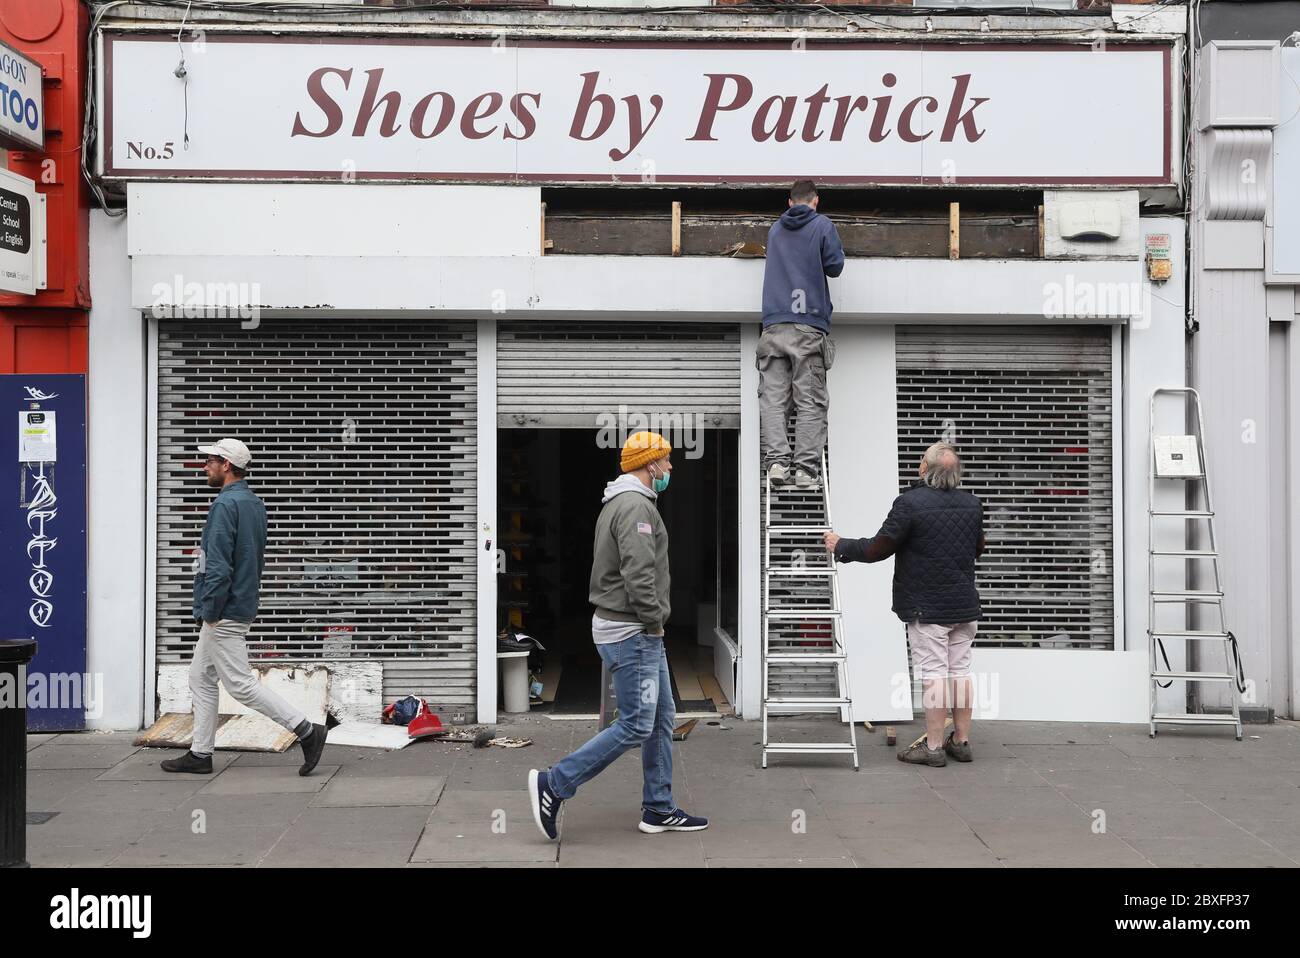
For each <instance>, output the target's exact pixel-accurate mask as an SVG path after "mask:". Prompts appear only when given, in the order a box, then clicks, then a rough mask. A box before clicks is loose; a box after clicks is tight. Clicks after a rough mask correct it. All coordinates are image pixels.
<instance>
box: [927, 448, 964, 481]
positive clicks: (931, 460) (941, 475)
mask: <svg viewBox="0 0 1300 958" xmlns="http://www.w3.org/2000/svg"><path fill="white" fill-rule="evenodd" d="M948 456H951V457H952V458H951V460H948ZM945 460H947V461H945ZM922 478H923V479H924V481H925V484H926V485H927V486H932V487H933V488H935V489H956V488H957V487H958V486H959V485H961V457H960V456H958V455H957V450H956V448H955V447H954V446H953V445H952V443H950V442H936V443H935V444H934V445H933V446H931V447H930V448H929V449H927V450H926V451H925V475H924V476H923V477H922Z"/></svg>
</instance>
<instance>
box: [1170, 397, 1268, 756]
mask: <svg viewBox="0 0 1300 958" xmlns="http://www.w3.org/2000/svg"><path fill="white" fill-rule="evenodd" d="M1162 394H1169V395H1178V396H1180V397H1181V399H1182V401H1183V409H1184V421H1186V419H1187V415H1186V414H1187V412H1188V411H1189V410H1188V409H1187V400H1188V399H1189V398H1190V399H1191V401H1192V403H1193V407H1194V409H1195V411H1196V417H1195V424H1196V433H1195V434H1194V435H1191V436H1168V435H1157V434H1156V431H1155V430H1156V398H1157V397H1158V396H1160V395H1162ZM1150 413H1151V416H1150V425H1149V428H1148V430H1147V435H1148V436H1149V437H1150V442H1151V459H1150V463H1149V466H1148V469H1147V474H1148V479H1149V482H1148V490H1147V588H1148V590H1149V593H1150V594H1149V596H1148V604H1147V646H1148V648H1149V650H1150V709H1149V713H1150V717H1151V719H1150V725H1151V727H1150V737H1151V738H1155V736H1156V726H1158V725H1231V726H1233V729H1234V731H1235V732H1236V737H1237V741H1238V742H1240V741H1241V737H1242V735H1241V709H1240V696H1241V693H1242V692H1244V691H1245V690H1246V685H1245V673H1244V671H1243V669H1242V664H1241V652H1240V650H1239V649H1238V648H1237V639H1236V637H1235V636H1234V635H1233V634H1232V633H1231V632H1230V631H1228V624H1227V617H1226V614H1225V612H1224V607H1223V598H1224V596H1223V585H1222V583H1221V581H1220V579H1219V553H1218V546H1217V544H1216V540H1215V537H1214V506H1213V505H1212V503H1211V500H1210V478H1209V475H1208V469H1207V466H1206V459H1205V420H1204V418H1203V417H1202V415H1201V397H1200V395H1199V394H1198V393H1197V391H1196V390H1195V389H1191V388H1187V387H1166V388H1160V389H1155V390H1152V392H1151V408H1150ZM1157 481H1161V482H1181V483H1184V484H1185V485H1186V487H1187V488H1186V494H1185V495H1184V497H1183V502H1184V506H1185V508H1183V509H1177V510H1172V511H1169V510H1158V509H1156V508H1155V494H1156V483H1157ZM1198 501H1199V502H1200V504H1201V507H1200V508H1193V507H1192V505H1193V503H1196V502H1198ZM1158 520H1172V521H1177V522H1181V523H1184V526H1183V529H1184V535H1183V539H1184V542H1186V539H1187V535H1186V533H1187V531H1188V527H1187V526H1186V525H1185V523H1187V522H1204V523H1205V534H1206V541H1207V544H1208V545H1209V548H1208V549H1188V548H1181V549H1157V548H1156V526H1157V521H1158ZM1165 528H1166V529H1167V528H1168V526H1167V525H1166V526H1165ZM1192 528H1195V527H1194V526H1193V527H1192ZM1158 559H1159V560H1165V559H1176V560H1178V561H1180V562H1182V563H1183V569H1184V579H1185V580H1186V579H1187V575H1186V570H1187V565H1186V564H1187V562H1188V561H1191V560H1197V561H1201V562H1208V563H1209V565H1210V571H1211V573H1212V574H1211V576H1210V577H1209V581H1210V585H1211V587H1210V588H1199V589H1192V588H1183V589H1172V590H1171V589H1158V588H1156V568H1157V560H1158ZM1202 581H1204V580H1202ZM1173 605H1177V606H1181V607H1182V609H1183V622H1184V628H1182V629H1164V628H1161V627H1159V626H1157V624H1156V609H1157V608H1158V607H1166V608H1167V607H1169V606H1173ZM1204 606H1210V607H1212V608H1214V609H1217V610H1218V629H1217V630H1214V629H1208V630H1198V629H1193V628H1190V624H1191V622H1192V614H1193V612H1194V611H1195V610H1196V608H1198V607H1204ZM1211 615H1213V613H1211ZM1167 641H1168V642H1184V643H1187V645H1185V646H1184V648H1185V649H1186V650H1187V651H1188V652H1189V653H1190V652H1195V653H1196V654H1193V655H1189V656H1187V657H1186V658H1185V660H1186V661H1187V662H1188V665H1189V669H1188V670H1184V671H1174V670H1173V669H1172V668H1171V667H1170V665H1169V656H1168V654H1167V653H1166V651H1165V642H1167ZM1216 645H1217V646H1218V647H1219V648H1220V649H1222V651H1223V662H1224V667H1225V671H1223V672H1203V671H1193V670H1190V666H1192V665H1195V664H1199V662H1200V660H1201V659H1202V656H1201V655H1200V654H1199V652H1200V650H1201V649H1203V648H1211V647H1213V646H1216ZM1157 650H1158V651H1159V653H1160V658H1161V659H1162V660H1163V663H1164V667H1163V669H1161V668H1160V665H1159V663H1158V662H1157V660H1156V652H1157ZM1175 680H1181V681H1185V682H1187V683H1188V688H1189V692H1190V690H1191V687H1192V683H1201V682H1205V683H1227V684H1228V686H1229V689H1230V696H1231V699H1232V709H1231V712H1230V713H1226V712H1225V713H1207V712H1192V711H1190V705H1189V707H1188V711H1185V712H1181V713H1174V712H1159V711H1157V709H1156V689H1157V687H1158V688H1165V689H1167V688H1169V686H1171V685H1172V684H1173V683H1174V681H1175Z"/></svg>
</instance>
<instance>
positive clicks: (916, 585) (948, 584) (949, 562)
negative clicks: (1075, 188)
mask: <svg viewBox="0 0 1300 958" xmlns="http://www.w3.org/2000/svg"><path fill="white" fill-rule="evenodd" d="M983 551H984V507H983V506H982V505H981V504H980V501H979V499H977V498H976V497H975V496H973V495H971V494H970V493H969V492H965V491H963V490H961V489H935V488H933V487H932V486H927V485H925V483H923V482H921V481H919V480H918V481H917V482H914V483H913V484H912V485H911V487H910V488H908V489H907V490H906V491H905V492H904V493H903V494H902V495H900V496H899V497H898V498H897V499H895V500H894V504H893V506H892V507H891V508H890V510H889V515H888V517H886V519H885V524H884V525H882V526H881V527H880V531H879V532H878V533H876V535H875V537H874V538H872V539H843V538H842V539H840V540H839V542H837V543H836V545H835V558H836V560H838V561H840V562H876V561H879V560H880V559H884V558H886V557H888V556H889V555H894V556H895V559H894V612H895V614H897V616H898V617H899V618H900V619H902V620H903V621H904V622H914V621H917V620H919V621H921V622H923V623H927V624H935V625H953V624H956V623H958V622H974V621H976V620H977V619H979V618H980V616H981V610H980V597H979V593H978V592H977V591H976V589H975V559H976V558H977V557H978V556H979V555H980V554H981V553H982V552H983Z"/></svg>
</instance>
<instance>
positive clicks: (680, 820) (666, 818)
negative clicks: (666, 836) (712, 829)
mask: <svg viewBox="0 0 1300 958" xmlns="http://www.w3.org/2000/svg"><path fill="white" fill-rule="evenodd" d="M708 827H709V820H708V819H707V818H700V817H699V816H698V815H687V814H686V813H685V812H684V811H682V810H681V809H680V808H674V809H673V810H672V811H671V812H669V813H668V814H667V815H661V814H659V813H658V812H651V811H646V812H644V813H642V815H641V822H640V824H638V825H637V828H639V829H641V831H643V832H645V833H646V834H647V835H657V834H659V833H660V832H702V831H704V829H706V828H708Z"/></svg>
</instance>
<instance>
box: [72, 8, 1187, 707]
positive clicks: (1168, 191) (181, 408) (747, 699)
mask: <svg viewBox="0 0 1300 958" xmlns="http://www.w3.org/2000/svg"><path fill="white" fill-rule="evenodd" d="M995 39H996V38H995ZM93 41H94V43H95V46H96V57H97V67H98V70H97V77H96V80H97V84H98V91H97V97H98V101H97V114H98V121H99V140H98V158H97V164H98V171H99V173H100V174H101V175H102V177H103V183H104V184H105V185H106V186H107V187H109V188H110V189H113V190H117V191H119V192H120V193H121V194H122V195H123V196H124V198H125V203H124V206H125V215H122V216H109V215H107V214H106V213H104V212H103V211H99V212H96V213H95V214H94V216H93V219H92V247H91V267H92V282H93V289H92V294H93V297H94V304H95V305H94V310H93V313H92V318H91V333H90V336H91V342H90V376H89V381H90V385H89V389H90V402H89V407H90V424H89V434H90V456H91V462H92V466H91V469H90V505H91V509H90V511H91V519H90V523H91V532H90V560H89V561H90V583H91V586H90V593H91V597H90V619H91V626H90V629H91V632H90V639H89V644H90V658H91V668H92V670H95V669H99V670H102V671H104V672H105V673H106V682H107V685H108V690H107V694H106V702H107V704H108V707H107V708H106V709H105V714H104V716H103V717H102V718H101V719H100V720H99V722H100V724H101V725H103V726H105V727H118V728H131V727H139V726H140V725H147V724H149V723H150V722H151V721H152V719H153V718H154V717H155V714H156V712H157V710H158V708H159V701H160V695H162V694H163V692H162V691H161V690H160V687H161V686H167V684H168V682H170V681H172V680H171V679H169V678H168V677H167V676H168V675H169V674H170V675H174V674H175V670H177V669H179V668H182V667H183V666H184V665H185V663H186V662H187V661H188V656H189V654H190V650H191V648H192V641H193V635H192V632H193V629H192V622H191V620H190V617H189V598H188V594H189V593H188V589H189V581H190V578H191V575H192V571H191V570H192V562H193V550H194V548H195V547H196V546H197V544H198V537H199V532H200V530H201V525H202V519H203V516H204V513H205V510H206V504H207V502H208V500H209V498H210V495H211V493H210V492H209V491H208V490H206V489H205V488H204V486H203V483H202V482H201V479H200V477H199V472H198V466H199V462H198V457H197V454H196V453H195V451H194V447H195V446H196V445H198V444H199V443H200V442H203V441H207V440H209V439H212V438H219V437H221V436H225V435H233V436H238V437H239V438H242V439H244V440H245V441H246V442H247V443H248V444H249V446H250V447H251V448H252V449H253V452H254V457H255V462H254V470H253V474H252V477H251V484H252V485H253V487H254V489H255V490H256V491H258V492H259V494H260V495H262V496H263V498H264V499H265V500H266V502H267V504H268V507H269V510H270V513H271V543H270V547H269V552H268V565H267V574H266V577H265V579H264V597H263V608H262V611H261V613H260V614H259V619H258V623H257V625H256V626H255V633H256V634H255V636H254V639H253V645H252V646H251V647H252V648H253V650H254V653H255V654H256V655H257V656H259V657H261V658H265V659H270V660H272V661H275V660H279V661H283V662H286V663H288V662H299V661H301V662H308V663H322V662H323V663H326V664H329V663H331V662H334V663H356V662H358V661H364V662H370V663H378V674H379V675H380V677H381V681H382V694H383V696H384V698H385V699H387V700H391V699H392V698H394V697H396V696H398V695H401V694H405V693H407V692H414V693H416V694H420V695H423V696H425V697H426V698H427V699H428V700H429V701H430V703H431V704H433V705H435V707H436V708H437V709H438V710H439V711H440V712H443V713H452V714H453V715H454V714H456V713H461V714H463V715H464V716H465V718H466V719H467V720H471V721H472V720H478V721H493V720H495V719H496V717H497V714H498V711H499V702H498V698H499V689H498V667H497V666H498V663H497V636H498V633H499V632H500V631H501V630H502V629H503V628H505V627H506V626H508V625H510V624H512V623H513V624H516V625H521V626H522V627H523V629H524V630H525V631H528V632H530V633H534V632H535V633H537V637H538V638H539V639H542V640H543V641H544V642H546V641H547V640H548V639H549V640H550V641H551V642H552V643H558V644H559V646H560V647H561V648H564V647H565V643H566V642H568V641H570V640H572V641H574V642H576V641H577V640H573V639H572V637H573V635H574V634H575V630H576V632H577V634H578V637H579V638H580V639H581V638H582V636H581V634H580V633H581V629H580V627H578V626H575V625H574V623H575V622H578V621H579V620H580V616H581V615H583V614H589V610H586V609H585V608H584V607H585V601H586V595H585V593H586V576H587V571H588V568H589V561H590V560H589V545H590V542H589V537H590V525H589V524H584V523H588V514H589V513H590V512H591V510H592V509H594V508H596V507H598V505H599V503H598V497H599V490H600V488H601V487H602V486H603V484H604V482H605V481H607V480H608V479H610V478H612V477H613V476H614V475H615V474H616V471H617V465H616V462H617V453H616V450H615V446H616V445H617V441H618V440H621V438H622V437H623V436H624V435H626V433H627V432H630V431H634V430H635V429H636V428H638V427H640V426H642V425H651V426H653V425H656V424H658V425H660V426H661V427H662V428H664V429H666V430H667V431H668V433H669V435H670V438H672V439H675V440H676V442H675V445H676V446H677V449H678V453H677V455H678V456H679V459H678V460H677V462H676V464H677V466H678V467H679V468H678V471H677V472H675V474H674V483H673V490H672V492H671V493H668V494H666V495H665V497H664V502H663V505H664V511H665V513H666V514H668V515H670V519H669V521H670V530H671V531H672V533H673V562H674V583H675V584H674V593H673V604H674V619H675V620H679V622H680V626H681V629H682V632H681V636H680V637H681V639H682V640H683V641H685V642H688V643H693V644H694V645H695V646H696V647H697V650H696V651H697V652H698V654H696V655H693V658H694V659H695V661H696V662H697V663H698V662H705V663H707V665H706V666H704V668H706V670H707V671H709V672H710V673H711V674H710V677H709V685H711V686H712V685H714V684H716V687H717V688H718V689H720V690H721V691H722V693H723V695H724V696H725V697H726V699H727V700H728V701H729V702H730V703H731V704H733V705H734V707H735V708H736V710H737V711H738V712H739V713H740V714H741V715H742V716H744V717H757V715H758V710H759V694H760V674H761V673H760V669H761V661H760V645H759V642H760V625H759V622H760V607H759V601H760V600H759V591H760V590H759V586H760V568H759V561H760V542H759V521H758V519H759V502H760V482H759V465H758V408H757V398H756V391H757V373H756V371H755V368H754V363H753V351H754V346H755V344H756V342H757V338H758V335H759V332H760V325H759V320H760V298H761V287H762V271H763V262H762V260H761V258H733V257H724V256H702V255H694V256H690V255H683V256H633V255H600V254H593V255H558V254H555V253H554V252H548V251H547V250H546V249H545V247H544V230H545V226H544V220H543V216H542V215H541V213H540V211H541V209H542V205H543V203H544V201H545V199H546V197H547V195H548V193H547V191H552V190H556V189H568V188H574V187H579V186H581V187H587V188H590V187H596V186H599V187H604V188H607V189H609V190H616V189H619V188H621V187H624V186H635V187H637V188H639V189H647V188H657V189H674V190H677V191H678V194H677V195H681V193H680V191H681V190H684V189H686V188H696V187H700V188H706V187H708V188H716V187H718V186H719V185H726V186H734V187H736V188H738V189H739V188H750V187H754V188H757V187H764V186H765V187H772V186H780V187H788V185H789V183H790V182H791V181H793V180H794V179H796V178H799V177H802V176H807V177H810V178H812V179H814V180H816V181H817V182H818V184H819V186H821V187H822V190H823V196H824V197H831V196H833V195H834V193H835V191H836V190H837V189H845V190H847V189H859V190H860V189H864V188H875V187H881V188H890V187H899V186H907V187H923V188H931V187H932V188H934V189H940V190H948V191H950V192H951V193H952V194H953V195H954V196H955V197H960V196H963V195H965V194H966V192H971V193H974V192H977V191H982V192H984V193H987V192H988V191H991V190H1003V189H1012V188H1014V189H1018V190H1022V191H1023V190H1038V191H1041V192H1042V194H1043V207H1044V212H1043V220H1042V224H1043V225H1042V226H1041V227H1040V229H1041V232H1042V234H1043V248H1042V249H1041V251H1040V254H1039V255H1036V256H1028V257H1023V258H1008V259H971V258H961V257H960V256H958V257H957V258H947V257H944V258H939V257H930V258H924V257H902V256H862V257H854V256H850V257H849V259H848V262H847V265H846V267H845V269H844V272H843V275H842V276H841V277H840V278H838V279H835V280H832V281H831V293H832V297H833V299H834V303H835V316H834V336H835V339H836V342H837V345H838V353H837V358H836V362H835V367H834V369H833V371H832V372H831V374H830V387H831V406H830V449H831V450H832V453H831V454H832V460H833V468H832V479H833V486H832V487H833V490H834V499H833V502H832V506H833V512H834V515H835V519H836V525H837V527H838V528H840V529H841V530H842V531H843V532H844V533H846V534H851V535H870V534H873V533H874V532H875V531H876V529H877V528H878V526H879V523H880V522H881V520H882V519H883V517H884V515H885V514H886V512H887V511H888V508H889V505H890V502H891V501H892V499H893V498H894V496H895V495H897V493H898V491H899V488H900V482H901V481H903V479H904V478H905V477H906V475H907V474H909V473H910V472H912V471H913V470H914V468H915V461H916V458H917V457H918V455H919V452H920V450H922V449H924V447H925V446H926V445H928V444H929V443H930V442H933V441H934V440H936V439H939V438H943V437H950V438H953V439H954V440H955V441H956V443H957V445H958V446H959V448H961V450H962V451H963V454H964V455H965V456H966V458H967V461H968V469H969V484H970V487H971V488H972V490H973V491H975V492H977V494H980V495H981V496H982V497H983V498H984V500H985V504H986V515H987V521H988V526H989V528H988V538H989V543H990V547H989V553H988V555H986V557H985V559H984V560H983V561H982V562H981V566H980V573H981V582H980V586H981V590H982V594H983V595H984V601H985V606H986V610H987V617H986V622H985V623H984V624H983V626H982V632H981V644H980V645H979V646H978V647H977V650H976V654H975V671H976V673H977V675H978V676H979V679H978V681H979V682H980V683H981V686H980V689H979V691H980V694H981V696H982V699H981V705H982V706H983V707H984V711H983V714H985V715H986V716H987V717H998V718H1007V719H1034V720H1062V721H1112V722H1113V721H1130V722H1144V721H1145V720H1146V709H1147V682H1146V673H1147V654H1148V653H1147V646H1146V629H1147V623H1146V601H1147V596H1146V593H1147V582H1146V550H1147V544H1146V512H1147V507H1148V503H1147V471H1146V470H1147V456H1146V449H1147V440H1146V434H1147V399H1148V396H1149V393H1150V390H1151V389H1152V388H1154V387H1156V386H1177V385H1182V384H1183V383H1184V382H1185V369H1184V366H1185V364H1184V340H1185V337H1184V313H1183V243H1184V232H1183V226H1182V220H1181V219H1180V218H1179V216H1177V215H1174V213H1169V214H1164V215H1159V214H1158V215H1142V214H1141V212H1140V203H1141V202H1142V201H1153V200H1154V201H1158V204H1164V206H1165V208H1171V207H1172V206H1173V205H1176V203H1177V198H1178V196H1179V195H1180V188H1179V183H1180V181H1181V149H1180V144H1181V133H1180V132H1179V131H1181V129H1182V117H1181V112H1180V99H1179V96H1178V94H1177V92H1176V91H1179V90H1181V88H1182V82H1181V79H1180V69H1179V63H1180V59H1181V54H1180V52H1179V47H1178V45H1177V42H1176V38H1174V37H1161V36H1154V37H1151V36H1148V37H1144V38H1135V37H1127V38H1124V39H1123V40H1121V41H1119V42H1115V43H1109V44H1107V45H1106V46H1105V47H1104V49H1101V50H1099V49H1097V48H1096V46H1095V45H1088V44H1086V43H1084V44H1079V43H1075V44H1065V43H1057V44H1052V43H1037V44H1030V45H1024V44H1019V45H1015V44H1001V45H999V44H998V43H996V42H989V43H986V44H983V45H979V44H974V45H963V46H955V45H952V46H948V45H943V44H934V45H926V46H924V47H921V46H917V45H901V44H886V43H880V42H860V41H858V42H853V43H834V44H833V43H829V42H827V43H822V44H816V43H809V44H807V46H806V47H805V48H803V49H800V50H799V51H797V52H792V51H791V49H790V41H789V39H788V38H785V39H773V40H766V41H755V42H748V43H743V44H742V43H735V42H724V41H722V40H713V39H708V38H700V39H697V40H696V41H695V42H692V43H685V42H653V41H651V40H636V41H627V42H622V41H620V42H618V43H608V42H607V43H598V42H595V41H594V40H581V39H579V40H565V41H558V40H554V39H550V38H545V37H529V36H514V35H512V36H510V37H509V38H508V40H507V41H506V42H505V43H504V44H501V43H495V44H494V43H493V42H491V41H487V40H471V39H466V38H465V37H451V36H435V35H419V34H418V33H413V32H412V31H409V30H408V31H405V32H403V33H402V35H401V36H396V35H386V36H373V35H369V36H366V35H358V34H353V35H349V34H347V33H346V32H344V31H342V30H341V29H340V30H339V31H337V32H335V33H331V34H330V35H328V36H326V35H322V34H321V33H320V32H319V31H313V32H312V33H311V34H310V36H307V35H301V36H298V35H295V33H294V31H293V30H285V31H281V32H279V33H278V34H276V35H274V36H272V35H270V34H267V33H256V32H252V33H250V32H234V31H226V32H222V31H220V30H217V29H215V28H214V29H211V30H207V31H206V32H205V35H204V37H203V44H204V47H203V49H202V51H201V52H193V53H190V54H187V56H186V60H185V67H186V71H185V72H186V76H185V77H184V78H183V79H180V78H177V77H176V76H175V75H174V71H175V68H176V62H175V61H176V59H177V44H176V40H175V34H174V32H173V33H171V34H168V33H166V32H164V31H162V30H157V31H153V30H151V29H149V28H147V27H143V26H142V27H140V28H135V29H114V30H105V31H102V32H101V33H99V34H98V35H96V36H95V37H94V38H93ZM1125 41H1127V42H1125ZM1067 118H1068V119H1067ZM119 205H120V204H119ZM823 205H824V208H828V207H829V204H827V203H825V201H824V203H823ZM1148 205H1150V202H1148ZM828 211H829V209H828ZM779 213H780V207H777V208H774V209H773V210H772V215H773V217H774V218H775V216H777V215H779ZM1081 217H1082V220H1081V219H1080V218H1081ZM1081 224H1082V225H1081ZM1148 237H1153V239H1152V240H1151V241H1150V245H1153V246H1155V247H1157V248H1159V249H1167V250H1168V254H1167V255H1168V258H1169V259H1170V261H1171V262H1172V276H1171V277H1170V278H1169V279H1167V280H1163V281H1161V282H1159V283H1153V282H1152V281H1151V280H1150V279H1149V278H1148V264H1147V261H1146V255H1147V249H1148V245H1149V243H1148ZM1158 255H1164V254H1158ZM674 497H675V498H674ZM584 540H585V544H584ZM529 550H532V554H531V555H530V554H529ZM584 550H587V551H585V552H584ZM515 563H522V564H523V565H522V566H520V565H515ZM521 568H526V569H527V574H525V573H524V572H521V571H519V570H520V569H521ZM891 575H892V563H889V562H887V563H882V564H880V565H877V566H854V567H850V568H847V569H846V570H845V572H844V574H843V581H844V583H845V594H846V597H845V615H846V620H845V621H846V633H847V634H848V636H849V642H850V652H851V654H852V656H853V664H852V668H853V673H852V674H853V690H854V698H855V703H856V704H855V709H854V712H855V717H856V718H859V719H871V720H879V719H899V718H903V717H905V716H906V715H908V714H909V711H910V697H909V696H908V695H907V693H906V690H907V688H908V677H907V666H906V658H905V651H904V650H905V646H904V638H903V631H902V626H901V623H899V622H898V620H897V619H896V618H895V617H894V615H893V613H892V612H891V611H890V609H889V605H890V601H889V596H890V577H891ZM516 593H519V594H518V595H517V594H516ZM548 613H549V615H550V618H549V619H548V618H547V617H546V616H547V614H548ZM538 622H543V623H547V625H546V626H545V627H543V626H539V625H538V624H537V623H538ZM570 647H573V646H570ZM574 654H575V655H576V654H577V653H576V652H575V653H574ZM566 661H567V659H566ZM168 670H171V672H169V671H168ZM575 674H577V673H575ZM561 687H563V680H561ZM900 690H901V691H900ZM683 697H686V698H689V697H690V696H688V695H686V693H685V691H683Z"/></svg>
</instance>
